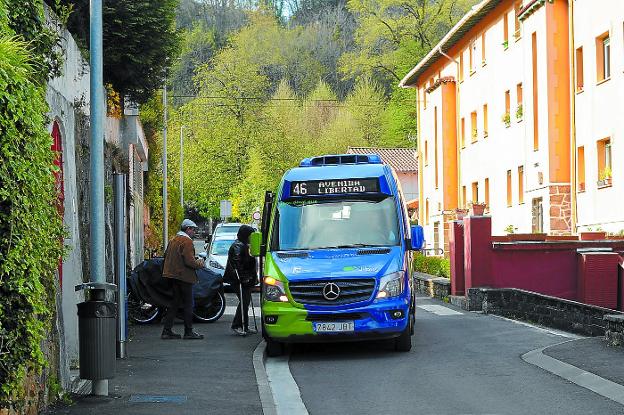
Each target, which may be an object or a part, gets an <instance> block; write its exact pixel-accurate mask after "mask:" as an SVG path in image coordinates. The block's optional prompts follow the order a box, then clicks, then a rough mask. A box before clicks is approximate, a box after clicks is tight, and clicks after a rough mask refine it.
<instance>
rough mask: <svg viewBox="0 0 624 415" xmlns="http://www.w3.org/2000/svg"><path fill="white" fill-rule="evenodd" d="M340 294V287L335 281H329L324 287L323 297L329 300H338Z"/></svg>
mask: <svg viewBox="0 0 624 415" xmlns="http://www.w3.org/2000/svg"><path fill="white" fill-rule="evenodd" d="M339 296H340V287H339V286H338V285H336V284H334V283H333V282H328V283H327V284H325V286H324V287H323V297H324V298H325V299H326V300H328V301H334V300H337V299H338V297H339Z"/></svg>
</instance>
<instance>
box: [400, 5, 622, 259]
mask: <svg viewBox="0 0 624 415" xmlns="http://www.w3.org/2000/svg"><path fill="white" fill-rule="evenodd" d="M606 2H617V0H607V1H606ZM590 3H594V4H593V6H594V8H596V7H595V6H596V4H595V2H591V1H590V0H577V1H573V2H568V0H549V1H545V0H524V1H519V0H515V1H514V0H484V1H482V2H481V3H479V4H478V5H476V6H474V7H473V8H472V9H471V11H470V12H469V13H468V14H466V16H464V17H463V18H462V19H461V20H460V22H458V24H457V25H456V26H455V27H454V28H453V29H452V30H451V31H450V32H449V33H448V34H447V35H446V36H445V37H444V38H443V39H442V40H441V41H440V43H439V44H438V45H436V47H435V48H434V49H433V50H432V51H431V52H430V53H429V54H428V55H427V56H426V57H425V58H424V59H423V60H422V61H421V62H419V63H418V64H417V66H416V67H414V69H412V71H410V72H409V73H408V74H407V75H406V76H405V78H404V79H403V80H402V81H401V86H403V87H409V88H416V89H417V91H418V100H417V107H418V108H417V113H418V133H419V138H418V144H419V145H418V149H419V160H420V165H419V166H420V168H419V174H420V178H419V181H420V183H419V184H420V186H419V189H420V195H419V200H420V217H419V220H420V223H421V224H423V225H424V227H425V237H426V241H427V246H426V248H428V249H431V250H433V251H434V252H436V253H442V251H445V252H448V226H449V225H448V224H449V222H450V221H451V220H453V219H455V218H456V217H457V214H458V213H459V214H462V213H464V212H463V211H462V209H466V208H467V207H468V206H469V204H470V203H479V204H485V205H486V206H487V209H488V211H489V214H490V215H491V216H492V231H493V233H494V234H505V233H508V232H516V233H542V232H543V233H549V234H553V235H566V234H571V233H576V232H577V231H578V230H580V229H583V224H582V223H579V217H581V218H584V216H583V215H587V213H586V212H587V211H588V209H590V206H591V203H593V202H588V201H587V200H583V199H582V197H579V190H580V188H579V185H578V183H577V182H578V176H579V165H578V164H577V162H578V158H579V151H578V149H577V145H576V140H575V137H576V132H575V125H576V124H578V123H579V118H586V117H587V115H588V114H587V112H586V108H585V110H584V112H583V113H579V112H578V111H576V112H575V103H576V100H577V95H578V92H577V91H575V82H576V81H575V79H576V76H575V60H576V55H577V53H576V52H575V48H574V39H575V31H576V29H575V27H577V24H578V23H575V22H578V21H579V20H580V21H584V24H583V25H582V27H583V31H584V32H589V33H591V32H592V30H597V31H598V32H600V33H598V34H597V35H600V36H603V37H602V38H601V39H603V40H604V36H605V33H606V36H607V37H608V36H609V35H610V34H611V33H612V32H613V31H619V36H620V38H622V35H623V33H622V30H623V23H622V20H624V2H620V3H621V4H617V3H616V4H614V5H613V8H612V9H611V12H610V13H611V14H607V17H608V19H611V20H613V19H615V21H616V22H617V19H618V18H619V19H620V21H619V27H618V26H617V25H613V24H611V25H610V26H609V25H606V26H607V29H606V31H605V30H603V29H602V28H594V27H593V26H594V25H598V26H605V25H600V24H597V23H595V22H597V21H599V20H600V18H603V17H596V16H592V15H591V14H587V13H584V12H582V11H580V12H579V11H578V10H577V11H575V10H574V7H577V9H579V8H590V7H591V4H590ZM601 3H602V2H601ZM600 8H601V9H602V5H601V7H600ZM605 11H606V8H605ZM614 13H615V14H614ZM594 14H595V13H594ZM618 16H619V17H618ZM586 20H589V21H586ZM614 28H615V29H614ZM583 36H584V37H587V35H583ZM619 40H620V41H622V40H624V38H622V39H619ZM596 45H602V46H604V42H603V43H599V42H598V41H596ZM620 46H621V45H620ZM603 55H604V56H607V57H608V58H615V57H616V56H618V57H619V55H618V54H611V55H609V51H607V52H604V47H603ZM596 56H597V57H598V58H597V59H600V56H599V55H596ZM604 56H603V58H602V59H603V60H604V59H605V58H604ZM598 67H600V65H598ZM617 76H618V77H622V71H621V67H620V70H619V73H618V74H617ZM603 82H604V81H603ZM613 84H614V85H615V84H616V82H613ZM617 85H618V86H619V85H620V84H617ZM592 86H594V85H592ZM586 95H590V94H586ZM620 96H621V95H620ZM586 105H591V104H586ZM611 105H616V104H615V103H614V102H612V103H611ZM576 108H577V109H578V106H577V107H576ZM573 114H575V116H573ZM616 118H622V117H616ZM615 122H616V121H615V120H609V124H610V125H611V124H613V123H615ZM581 124H583V122H581ZM583 125H584V124H583ZM592 128H594V127H588V128H587V129H589V130H591V129H592ZM613 129H617V126H614V127H613V128H612V129H611V130H610V131H612V130H613ZM620 131H621V130H620ZM587 134H593V132H588V133H587ZM609 134H610V135H609ZM603 135H604V136H605V137H610V136H613V135H617V134H614V133H612V132H608V133H607V132H604V133H601V135H600V134H599V136H600V137H602V136H603ZM605 137H603V138H602V140H603V141H602V142H603V143H604V145H607V146H608V147H607V148H608V149H609V151H610V152H611V153H609V154H608V155H607V156H603V157H602V159H601V158H600V157H598V158H597V159H596V163H600V160H602V164H601V166H600V167H596V168H601V169H602V170H603V171H604V170H605V169H606V167H607V165H608V166H611V165H612V163H613V161H614V160H615V159H616V158H617V157H616V152H615V151H613V150H614V149H615V147H614V141H615V140H613V139H612V140H611V141H605ZM603 147H604V146H603ZM596 148H597V149H598V150H597V151H599V152H600V151H601V147H600V143H598V144H597V147H596ZM585 152H586V153H585V159H586V160H587V159H588V157H587V150H585ZM602 154H606V153H605V151H604V150H602ZM623 155H624V154H623ZM580 156H581V157H582V156H583V154H581V155H580ZM584 162H585V160H584ZM603 175H604V174H603ZM583 180H584V178H583ZM584 186H585V187H584V188H583V190H585V188H586V185H584ZM612 187H614V189H611V190H613V194H617V191H618V190H617V189H615V185H613V186H612ZM620 194H621V195H622V196H624V194H622V192H621V191H620ZM581 196H584V195H581ZM586 199H589V198H586ZM590 216H591V215H590ZM586 220H587V221H593V222H595V223H600V221H601V219H600V217H596V216H595V215H594V216H591V218H589V217H588V218H587V219H586ZM608 220H609V223H611V224H613V227H612V228H611V229H610V230H612V231H615V230H616V229H617V227H618V226H619V227H620V228H622V229H624V215H622V214H620V215H619V216H618V215H616V217H609V218H608ZM606 225H607V224H606V223H605V226H606ZM605 230H607V229H605Z"/></svg>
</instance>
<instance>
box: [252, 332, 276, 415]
mask: <svg viewBox="0 0 624 415" xmlns="http://www.w3.org/2000/svg"><path fill="white" fill-rule="evenodd" d="M265 348H266V343H265V342H264V341H261V342H260V343H258V346H256V349H255V350H254V352H253V366H254V371H255V372H256V383H257V384H258V393H259V394H260V402H261V403H262V413H263V414H264V415H277V408H276V406H275V401H274V400H273V393H272V392H271V387H270V386H269V378H268V377H267V374H266V369H265V367H264V362H265V360H266V355H265V353H264V350H265Z"/></svg>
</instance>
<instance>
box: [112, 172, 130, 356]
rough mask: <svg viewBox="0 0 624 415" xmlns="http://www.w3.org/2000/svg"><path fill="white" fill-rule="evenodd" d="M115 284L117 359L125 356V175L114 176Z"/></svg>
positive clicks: (126, 319)
mask: <svg viewBox="0 0 624 415" xmlns="http://www.w3.org/2000/svg"><path fill="white" fill-rule="evenodd" d="M114 183H115V191H114V194H115V282H116V283H117V288H118V290H117V357H118V358H120V359H125V358H126V356H127V349H126V346H127V343H126V342H127V339H128V312H127V310H128V307H127V306H128V303H127V286H126V252H127V249H126V175H125V174H115V181H114Z"/></svg>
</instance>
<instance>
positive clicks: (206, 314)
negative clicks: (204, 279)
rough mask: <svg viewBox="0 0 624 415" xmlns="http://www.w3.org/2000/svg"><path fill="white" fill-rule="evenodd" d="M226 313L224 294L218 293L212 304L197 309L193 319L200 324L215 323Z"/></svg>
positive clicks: (194, 311)
mask: <svg viewBox="0 0 624 415" xmlns="http://www.w3.org/2000/svg"><path fill="white" fill-rule="evenodd" d="M224 312H225V295H224V294H223V292H221V291H219V292H217V295H215V296H214V298H213V299H212V301H210V303H208V304H206V305H205V306H198V307H195V309H194V310H193V317H194V318H195V320H197V321H198V322H199V323H214V322H215V321H217V320H219V319H220V318H221V316H222V315H223V313H224Z"/></svg>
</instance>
